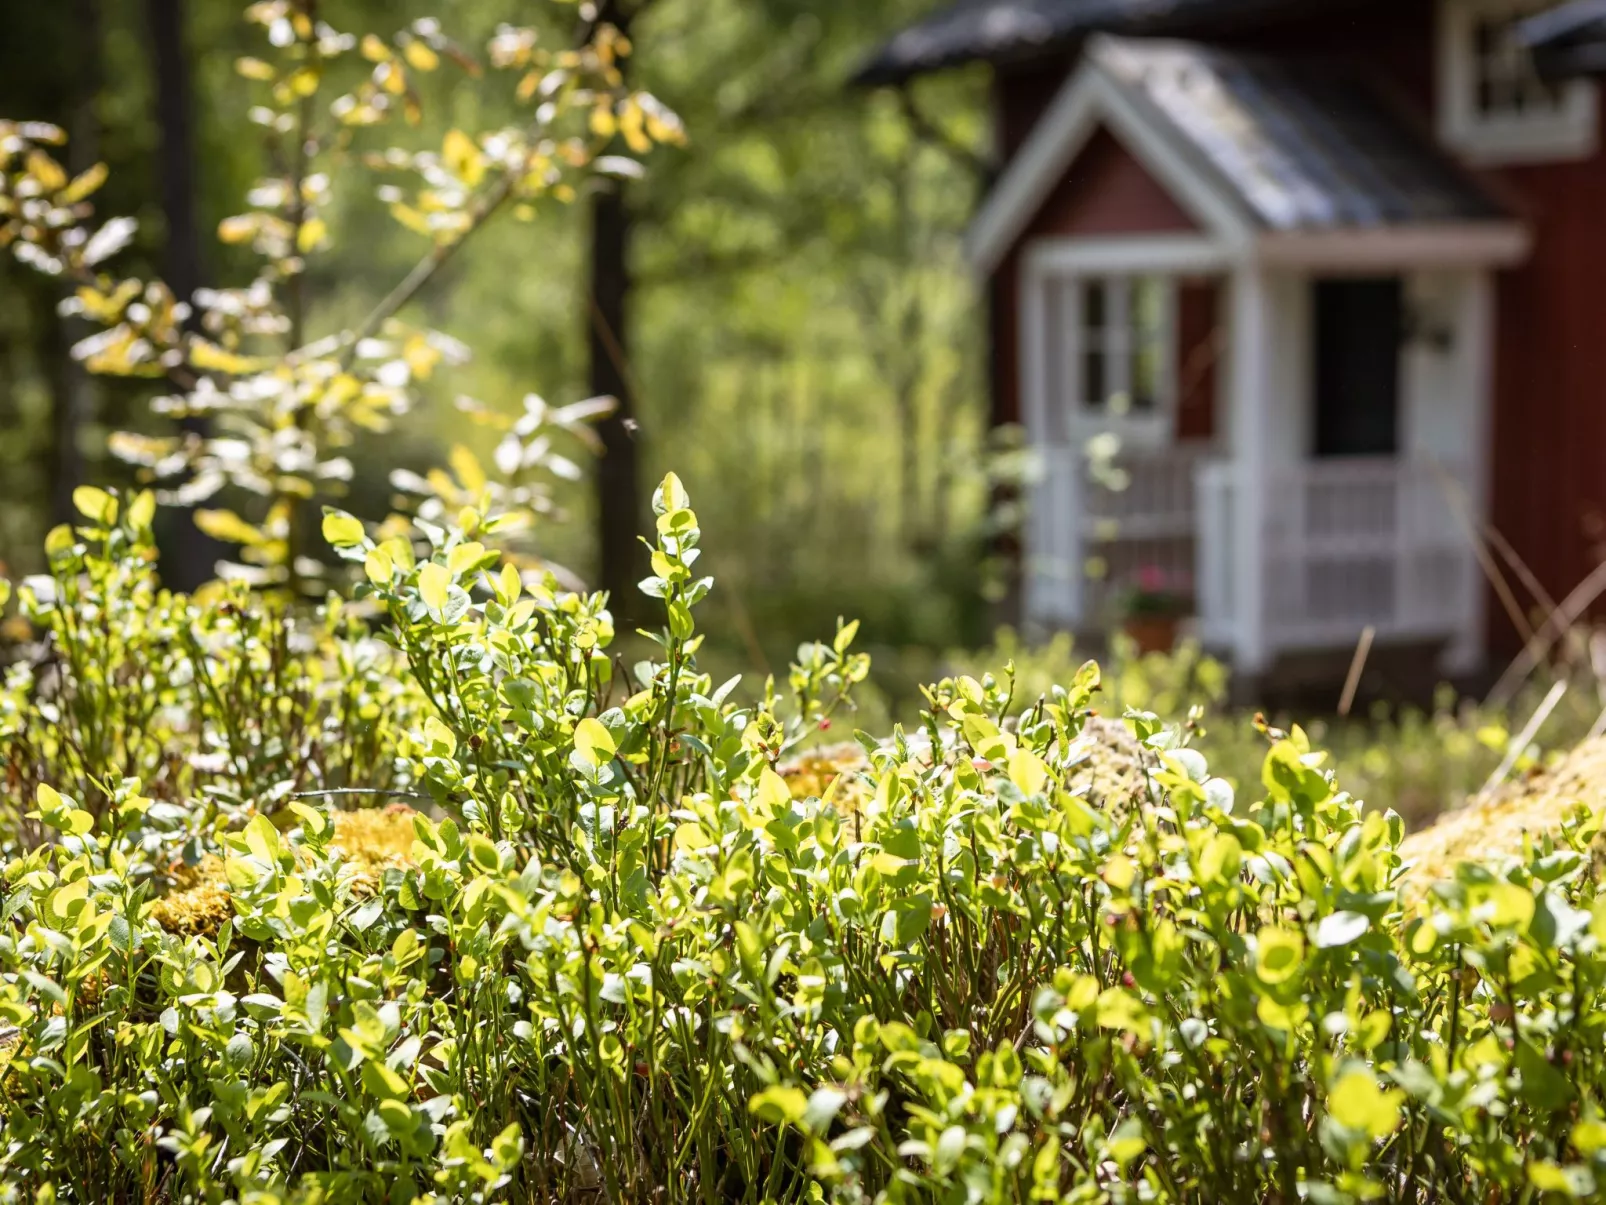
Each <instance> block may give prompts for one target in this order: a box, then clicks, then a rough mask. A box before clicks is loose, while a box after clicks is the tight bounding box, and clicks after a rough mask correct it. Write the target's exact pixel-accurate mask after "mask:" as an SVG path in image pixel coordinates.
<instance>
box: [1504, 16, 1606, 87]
mask: <svg viewBox="0 0 1606 1205" xmlns="http://www.w3.org/2000/svg"><path fill="white" fill-rule="evenodd" d="M1517 36H1518V37H1519V38H1520V39H1521V40H1522V41H1523V42H1524V43H1525V44H1526V45H1527V46H1528V48H1529V49H1530V50H1532V51H1533V54H1534V65H1535V66H1536V67H1538V68H1539V73H1540V74H1541V75H1543V76H1544V77H1545V78H1547V79H1553V80H1562V79H1571V78H1574V77H1576V76H1581V75H1606V0H1573V3H1571V4H1563V5H1562V6H1561V7H1560V8H1553V9H1550V10H1549V11H1547V12H1542V13H1540V14H1539V15H1538V16H1534V17H1530V18H1528V20H1526V21H1524V22H1523V23H1522V24H1521V25H1519V26H1518V27H1517Z"/></svg>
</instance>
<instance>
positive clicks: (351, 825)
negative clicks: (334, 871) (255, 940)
mask: <svg viewBox="0 0 1606 1205" xmlns="http://www.w3.org/2000/svg"><path fill="white" fill-rule="evenodd" d="M334 827H335V831H334V836H333V837H332V838H331V839H330V842H329V847H330V848H331V849H335V850H338V851H339V852H340V854H341V855H342V858H343V860H344V861H345V862H346V863H347V864H348V865H349V866H352V867H353V868H355V870H356V876H355V878H354V880H353V884H352V886H353V888H354V889H355V890H356V891H357V892H358V893H359V894H369V893H371V892H373V891H374V890H376V889H377V888H378V886H379V882H380V879H381V876H382V875H383V874H384V872H385V871H386V870H387V869H390V868H392V867H407V866H411V865H413V860H412V848H413V840H414V833H413V810H412V809H411V808H409V807H404V806H402V805H400V804H396V805H393V806H391V807H387V808H382V809H377V810H369V811H360V812H336V813H335V815H334ZM168 878H169V880H170V881H171V883H172V889H171V890H170V891H168V893H167V894H166V895H164V896H162V897H161V898H160V899H158V900H157V901H156V902H155V904H154V905H153V906H152V908H151V916H152V918H153V919H154V920H155V921H156V923H157V924H159V925H161V926H162V928H164V929H166V930H167V931H168V932H169V933H173V934H177V935H179V936H182V937H188V936H192V935H195V934H204V935H206V936H211V935H212V934H215V933H216V932H217V931H218V930H219V929H220V928H222V926H223V922H224V921H226V920H228V919H229V917H231V916H233V915H234V903H233V900H232V899H231V897H230V893H229V883H228V876H227V875H226V874H225V873H224V869H223V859H221V858H219V857H217V856H215V855H213V854H208V855H207V856H206V857H204V858H202V859H201V860H200V862H198V863H197V864H196V865H194V866H185V865H183V864H182V863H179V864H175V865H174V866H173V867H172V868H171V869H170V870H169V872H168Z"/></svg>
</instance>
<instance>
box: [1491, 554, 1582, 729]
mask: <svg viewBox="0 0 1606 1205" xmlns="http://www.w3.org/2000/svg"><path fill="white" fill-rule="evenodd" d="M1603 590H1606V562H1602V563H1601V564H1599V565H1596V566H1595V569H1594V571H1593V572H1592V573H1590V575H1589V576H1588V577H1586V578H1585V579H1584V580H1583V581H1581V582H1579V583H1578V585H1576V586H1574V587H1573V590H1572V593H1570V594H1569V595H1567V597H1566V598H1564V599H1562V600H1561V604H1560V605H1559V606H1557V607H1556V609H1555V610H1553V611H1552V612H1551V613H1550V617H1549V618H1548V619H1547V620H1545V622H1544V625H1543V626H1542V627H1540V629H1539V630H1538V631H1537V632H1535V633H1534V634H1533V638H1532V639H1530V640H1529V641H1528V643H1527V644H1526V645H1524V646H1523V650H1522V652H1520V653H1518V654H1517V656H1516V658H1515V659H1514V660H1513V661H1512V662H1511V664H1510V665H1508V666H1507V667H1506V671H1505V673H1503V674H1501V675H1500V680H1499V681H1498V682H1496V683H1495V684H1494V689H1493V690H1491V691H1490V692H1489V697H1488V698H1487V699H1486V700H1485V701H1484V705H1485V706H1486V707H1494V708H1497V709H1498V708H1501V707H1504V706H1505V705H1506V703H1508V702H1509V701H1510V700H1511V697H1512V696H1513V695H1515V694H1516V693H1517V688H1518V687H1519V686H1521V685H1522V683H1523V682H1524V681H1525V680H1526V679H1527V677H1528V675H1529V674H1530V673H1532V672H1533V671H1534V669H1535V668H1536V667H1537V666H1538V665H1539V662H1540V660H1541V659H1542V658H1543V657H1544V655H1545V654H1546V653H1547V652H1549V651H1550V648H1551V646H1552V645H1553V644H1555V642H1556V641H1558V640H1560V639H1561V638H1562V636H1563V635H1565V634H1566V632H1567V629H1568V628H1570V627H1572V625H1573V624H1574V622H1576V621H1577V619H1578V617H1579V616H1580V615H1582V614H1583V613H1584V611H1585V610H1586V609H1587V608H1588V607H1589V605H1590V604H1591V603H1592V602H1594V601H1595V599H1596V598H1598V597H1600V594H1601V591H1603Z"/></svg>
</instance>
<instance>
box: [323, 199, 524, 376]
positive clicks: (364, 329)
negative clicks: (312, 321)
mask: <svg viewBox="0 0 1606 1205" xmlns="http://www.w3.org/2000/svg"><path fill="white" fill-rule="evenodd" d="M513 177H514V173H512V172H511V171H510V172H506V173H504V174H503V176H502V178H501V180H499V181H497V184H496V187H495V188H493V189H491V190H490V191H489V192H488V193H486V194H485V196H484V197H483V198H481V200H480V203H479V204H478V205H477V206H475V208H474V212H473V214H472V215H471V217H470V218H469V224H468V228H467V229H466V230H464V231H462V232H461V233H460V234H458V236H457V237H456V238H454V239H452V240H451V241H450V242H444V243H436V244H435V246H434V247H432V248H431V249H430V252H429V254H428V255H426V256H424V258H423V259H421V260H419V261H418V262H417V263H416V264H414V265H413V270H412V271H411V272H409V273H408V274H407V275H406V276H405V277H403V278H402V279H401V281H400V282H399V283H398V284H397V285H396V287H395V288H394V289H392V290H391V291H390V292H389V293H387V294H386V295H385V299H384V300H383V301H381V302H380V303H379V304H378V305H376V306H375V307H374V308H373V309H372V310H371V311H369V314H368V317H366V318H364V319H363V320H362V324H361V325H360V326H358V327H357V329H356V331H354V332H353V333H352V335H351V341H350V342H349V343H347V344H346V348H345V350H344V351H342V352H341V353H340V367H341V369H342V370H345V369H348V368H350V367H351V362H352V360H354V359H356V356H357V347H358V345H359V344H361V343H362V341H363V340H364V339H367V338H369V337H370V336H372V335H373V334H375V333H376V332H377V331H378V330H379V328H380V327H381V326H383V325H384V323H385V320H386V319H387V318H389V317H390V316H391V315H392V314H394V313H396V311H397V310H399V309H401V308H402V306H404V305H406V304H407V303H408V302H409V301H411V300H412V299H413V296H414V295H415V294H416V293H417V292H418V291H419V290H420V289H422V288H423V287H424V286H425V285H426V284H428V283H429V281H430V278H431V277H433V276H434V275H435V273H436V272H438V271H440V269H441V268H442V267H443V266H445V264H446V262H447V261H448V260H450V259H451V258H452V256H453V254H454V253H455V252H456V251H457V249H458V248H459V247H461V246H462V245H463V244H464V243H466V242H467V241H468V239H469V236H470V235H472V234H474V232H475V231H477V230H478V229H479V228H480V227H481V226H483V225H484V224H485V222H486V220H487V219H488V218H490V216H491V215H492V214H493V213H495V212H496V211H497V210H498V209H500V208H501V206H502V203H503V202H504V201H506V200H507V199H508V198H509V197H510V196H512V195H513V184H514V178H513Z"/></svg>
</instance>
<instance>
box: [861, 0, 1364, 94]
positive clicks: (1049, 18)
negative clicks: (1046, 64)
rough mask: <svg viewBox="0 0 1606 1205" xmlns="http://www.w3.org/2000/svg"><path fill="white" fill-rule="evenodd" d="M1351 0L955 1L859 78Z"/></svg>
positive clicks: (892, 79) (889, 77) (887, 77)
mask: <svg viewBox="0 0 1606 1205" xmlns="http://www.w3.org/2000/svg"><path fill="white" fill-rule="evenodd" d="M1345 2H1347V0H952V2H951V3H949V4H948V5H947V6H946V7H944V8H941V9H939V10H938V11H937V12H935V13H933V14H932V15H931V16H929V17H927V18H926V19H925V20H923V21H920V22H918V23H916V24H915V25H912V26H910V27H909V28H908V29H905V30H904V31H902V32H901V33H899V34H897V35H896V36H894V37H893V38H892V39H891V40H890V41H889V42H887V43H886V45H884V46H882V47H881V48H880V49H879V50H878V51H877V52H876V53H875V54H874V55H872V56H871V58H870V60H869V61H868V62H866V63H865V65H864V66H863V67H862V68H860V70H859V72H858V75H857V76H856V77H855V78H856V80H857V82H859V83H861V84H895V83H901V82H903V81H904V80H907V79H909V78H910V77H912V76H916V75H921V74H924V73H925V72H929V71H939V70H941V69H943V68H945V67H954V66H958V65H959V64H961V63H970V62H976V61H978V60H979V61H985V62H994V63H996V62H1007V61H1011V60H1020V59H1028V58H1034V57H1037V56H1040V55H1045V54H1050V53H1053V52H1054V51H1056V50H1061V49H1066V48H1069V47H1070V46H1072V45H1074V44H1075V43H1076V42H1077V41H1078V40H1080V39H1081V38H1084V37H1086V36H1087V35H1089V34H1094V33H1121V34H1147V35H1162V36H1163V35H1171V34H1190V35H1197V34H1200V33H1204V32H1209V31H1210V30H1211V29H1212V28H1217V27H1222V26H1230V25H1232V24H1235V23H1245V22H1250V21H1253V20H1256V19H1259V18H1264V17H1268V16H1275V15H1279V14H1282V13H1292V12H1304V11H1312V10H1316V9H1319V8H1323V7H1337V6H1338V5H1339V4H1342V3H1345Z"/></svg>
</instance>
